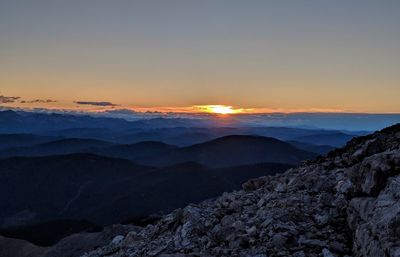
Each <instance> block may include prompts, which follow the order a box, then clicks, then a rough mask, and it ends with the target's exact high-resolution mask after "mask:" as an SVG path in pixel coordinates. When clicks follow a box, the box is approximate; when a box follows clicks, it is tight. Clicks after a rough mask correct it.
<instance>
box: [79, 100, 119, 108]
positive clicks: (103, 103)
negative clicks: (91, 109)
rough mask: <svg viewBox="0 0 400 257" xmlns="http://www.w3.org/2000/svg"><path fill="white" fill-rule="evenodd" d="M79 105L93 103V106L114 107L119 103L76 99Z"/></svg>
mask: <svg viewBox="0 0 400 257" xmlns="http://www.w3.org/2000/svg"><path fill="white" fill-rule="evenodd" d="M74 103H76V104H79V105H93V106H101V107H114V106H118V105H117V104H113V103H111V102H89V101H76V102H74Z"/></svg>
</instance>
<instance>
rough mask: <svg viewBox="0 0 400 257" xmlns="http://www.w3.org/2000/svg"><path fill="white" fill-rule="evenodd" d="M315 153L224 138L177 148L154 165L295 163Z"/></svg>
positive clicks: (264, 140)
mask: <svg viewBox="0 0 400 257" xmlns="http://www.w3.org/2000/svg"><path fill="white" fill-rule="evenodd" d="M315 156H316V154H315V153H311V152H306V151H303V150H300V149H297V148H295V147H293V146H292V145H290V144H289V143H286V142H283V141H280V140H278V139H275V138H269V137H261V136H237V135H233V136H226V137H221V138H218V139H215V140H212V141H208V142H205V143H202V144H197V145H192V146H188V147H184V148H179V149H176V150H174V151H172V152H171V153H170V154H168V155H164V156H161V157H160V158H159V159H158V161H157V162H155V164H157V165H171V164H174V163H180V162H188V161H193V162H197V163H200V164H202V165H205V166H208V167H228V166H238V165H246V164H255V163H260V162H275V163H286V164H299V163H300V162H301V161H303V160H306V159H310V158H313V157H315Z"/></svg>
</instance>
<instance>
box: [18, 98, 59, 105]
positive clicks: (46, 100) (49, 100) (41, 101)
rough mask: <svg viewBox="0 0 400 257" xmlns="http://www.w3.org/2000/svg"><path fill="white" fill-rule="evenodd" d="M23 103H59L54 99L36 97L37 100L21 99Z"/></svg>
mask: <svg viewBox="0 0 400 257" xmlns="http://www.w3.org/2000/svg"><path fill="white" fill-rule="evenodd" d="M21 103H22V104H36V103H40V104H48V103H57V101H56V100H52V99H35V100H30V101H26V100H24V101H21Z"/></svg>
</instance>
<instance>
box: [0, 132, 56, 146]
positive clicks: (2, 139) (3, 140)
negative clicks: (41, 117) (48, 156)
mask: <svg viewBox="0 0 400 257" xmlns="http://www.w3.org/2000/svg"><path fill="white" fill-rule="evenodd" d="M59 139H60V137H59V136H39V135H34V134H0V149H6V148H15V147H26V146H31V145H36V144H42V143H46V142H51V141H55V140H59Z"/></svg>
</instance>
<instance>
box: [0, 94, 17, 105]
mask: <svg viewBox="0 0 400 257" xmlns="http://www.w3.org/2000/svg"><path fill="white" fill-rule="evenodd" d="M18 99H20V97H19V96H4V95H0V103H1V104H6V103H14V102H15V101H17V100H18Z"/></svg>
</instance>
